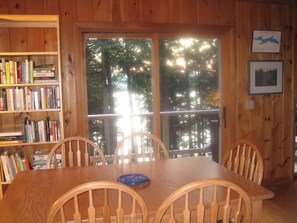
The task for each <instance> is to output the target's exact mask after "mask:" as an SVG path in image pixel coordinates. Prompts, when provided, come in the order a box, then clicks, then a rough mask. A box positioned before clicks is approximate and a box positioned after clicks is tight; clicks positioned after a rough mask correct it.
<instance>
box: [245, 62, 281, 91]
mask: <svg viewBox="0 0 297 223" xmlns="http://www.w3.org/2000/svg"><path fill="white" fill-rule="evenodd" d="M282 92H283V61H281V60H261V61H249V93H250V94H279V93H282Z"/></svg>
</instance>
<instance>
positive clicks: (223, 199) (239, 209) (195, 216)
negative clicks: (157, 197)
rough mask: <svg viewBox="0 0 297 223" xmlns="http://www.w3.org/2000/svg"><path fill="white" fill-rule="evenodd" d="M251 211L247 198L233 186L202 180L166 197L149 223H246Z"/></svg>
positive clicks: (249, 218)
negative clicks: (151, 222)
mask: <svg viewBox="0 0 297 223" xmlns="http://www.w3.org/2000/svg"><path fill="white" fill-rule="evenodd" d="M234 199H235V201H237V202H235V201H234ZM231 200H232V201H231ZM251 208H252V207H251V201H250V199H249V197H248V195H247V194H246V192H245V191H244V190H243V189H242V188H240V187H239V186H237V185H236V184H234V183H232V182H229V181H226V180H223V179H204V180H199V181H196V182H193V183H189V184H187V185H185V186H183V187H181V188H179V189H177V190H176V191H175V192H173V193H172V194H170V195H169V196H168V197H167V198H166V199H165V200H164V201H163V202H162V203H161V205H160V207H159V208H158V210H157V212H156V214H155V217H154V220H153V223H159V222H176V223H177V222H184V223H190V222H197V223H202V222H222V223H229V222H231V221H232V222H234V223H239V222H241V223H250V222H251Z"/></svg>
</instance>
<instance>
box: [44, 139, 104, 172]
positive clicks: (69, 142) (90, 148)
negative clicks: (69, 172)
mask: <svg viewBox="0 0 297 223" xmlns="http://www.w3.org/2000/svg"><path fill="white" fill-rule="evenodd" d="M59 156H60V160H61V161H60V162H59V160H58V159H57V157H59ZM97 164H102V165H105V164H106V159H105V156H104V154H103V152H102V150H101V149H100V148H99V147H98V146H97V145H96V144H95V143H94V142H92V141H91V140H89V139H88V138H85V137H81V136H74V137H68V138H65V139H63V140H61V141H60V142H58V143H57V144H56V145H55V146H54V147H53V148H52V149H51V151H50V153H49V156H48V160H47V163H46V167H47V168H48V169H50V168H57V167H58V166H61V165H62V166H61V167H73V166H89V165H94V166H95V165H97Z"/></svg>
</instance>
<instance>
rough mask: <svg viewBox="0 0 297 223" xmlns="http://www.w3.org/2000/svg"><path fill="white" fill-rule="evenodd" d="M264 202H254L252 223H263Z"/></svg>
mask: <svg viewBox="0 0 297 223" xmlns="http://www.w3.org/2000/svg"><path fill="white" fill-rule="evenodd" d="M262 207H263V200H257V201H252V221H251V222H253V223H261V219H262Z"/></svg>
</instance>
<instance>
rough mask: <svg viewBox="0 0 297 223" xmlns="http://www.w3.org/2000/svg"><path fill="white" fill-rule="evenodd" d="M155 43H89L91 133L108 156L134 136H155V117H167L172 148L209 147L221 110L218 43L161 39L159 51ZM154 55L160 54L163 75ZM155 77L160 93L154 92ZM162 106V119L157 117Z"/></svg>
mask: <svg viewBox="0 0 297 223" xmlns="http://www.w3.org/2000/svg"><path fill="white" fill-rule="evenodd" d="M119 36H120V35H119ZM152 41H153V40H152V39H151V38H143V37H142V38H131V37H129V38H126V37H125V38H123V37H122V38H115V37H114V34H113V36H112V37H110V38H108V37H104V38H98V37H89V36H88V38H85V54H86V73H87V92H88V118H89V134H90V138H91V139H93V140H94V141H95V142H96V143H97V144H98V145H99V146H101V148H104V152H105V154H113V150H114V148H115V146H116V143H117V142H118V141H119V140H120V139H121V138H123V137H125V136H127V135H129V134H131V133H132V132H139V131H142V132H151V133H153V125H155V124H156V123H153V120H154V119H153V116H154V115H160V116H161V123H159V124H160V125H161V130H162V132H161V133H162V136H161V138H162V140H163V141H164V142H165V144H166V145H167V147H168V149H170V150H193V149H195V150H197V149H202V148H205V147H207V146H209V143H210V140H211V134H210V121H211V120H213V119H218V110H219V102H218V100H219V72H218V70H219V59H218V51H219V49H218V40H217V39H197V38H159V39H158V44H157V46H158V49H153V46H155V45H154V44H152ZM153 50H157V52H159V53H158V61H159V72H158V73H153V69H152V67H153V66H155V64H154V63H153V61H156V58H153V54H152V52H153ZM154 75H158V77H159V79H160V88H159V89H160V92H154V91H153V89H154V88H153V86H152V79H153V77H154ZM155 95H159V98H158V97H154V96H155ZM153 98H154V100H157V101H153ZM156 98H157V99H156ZM156 103H159V105H160V114H154V113H153V111H154V109H153V106H154V105H155V104H156Z"/></svg>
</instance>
